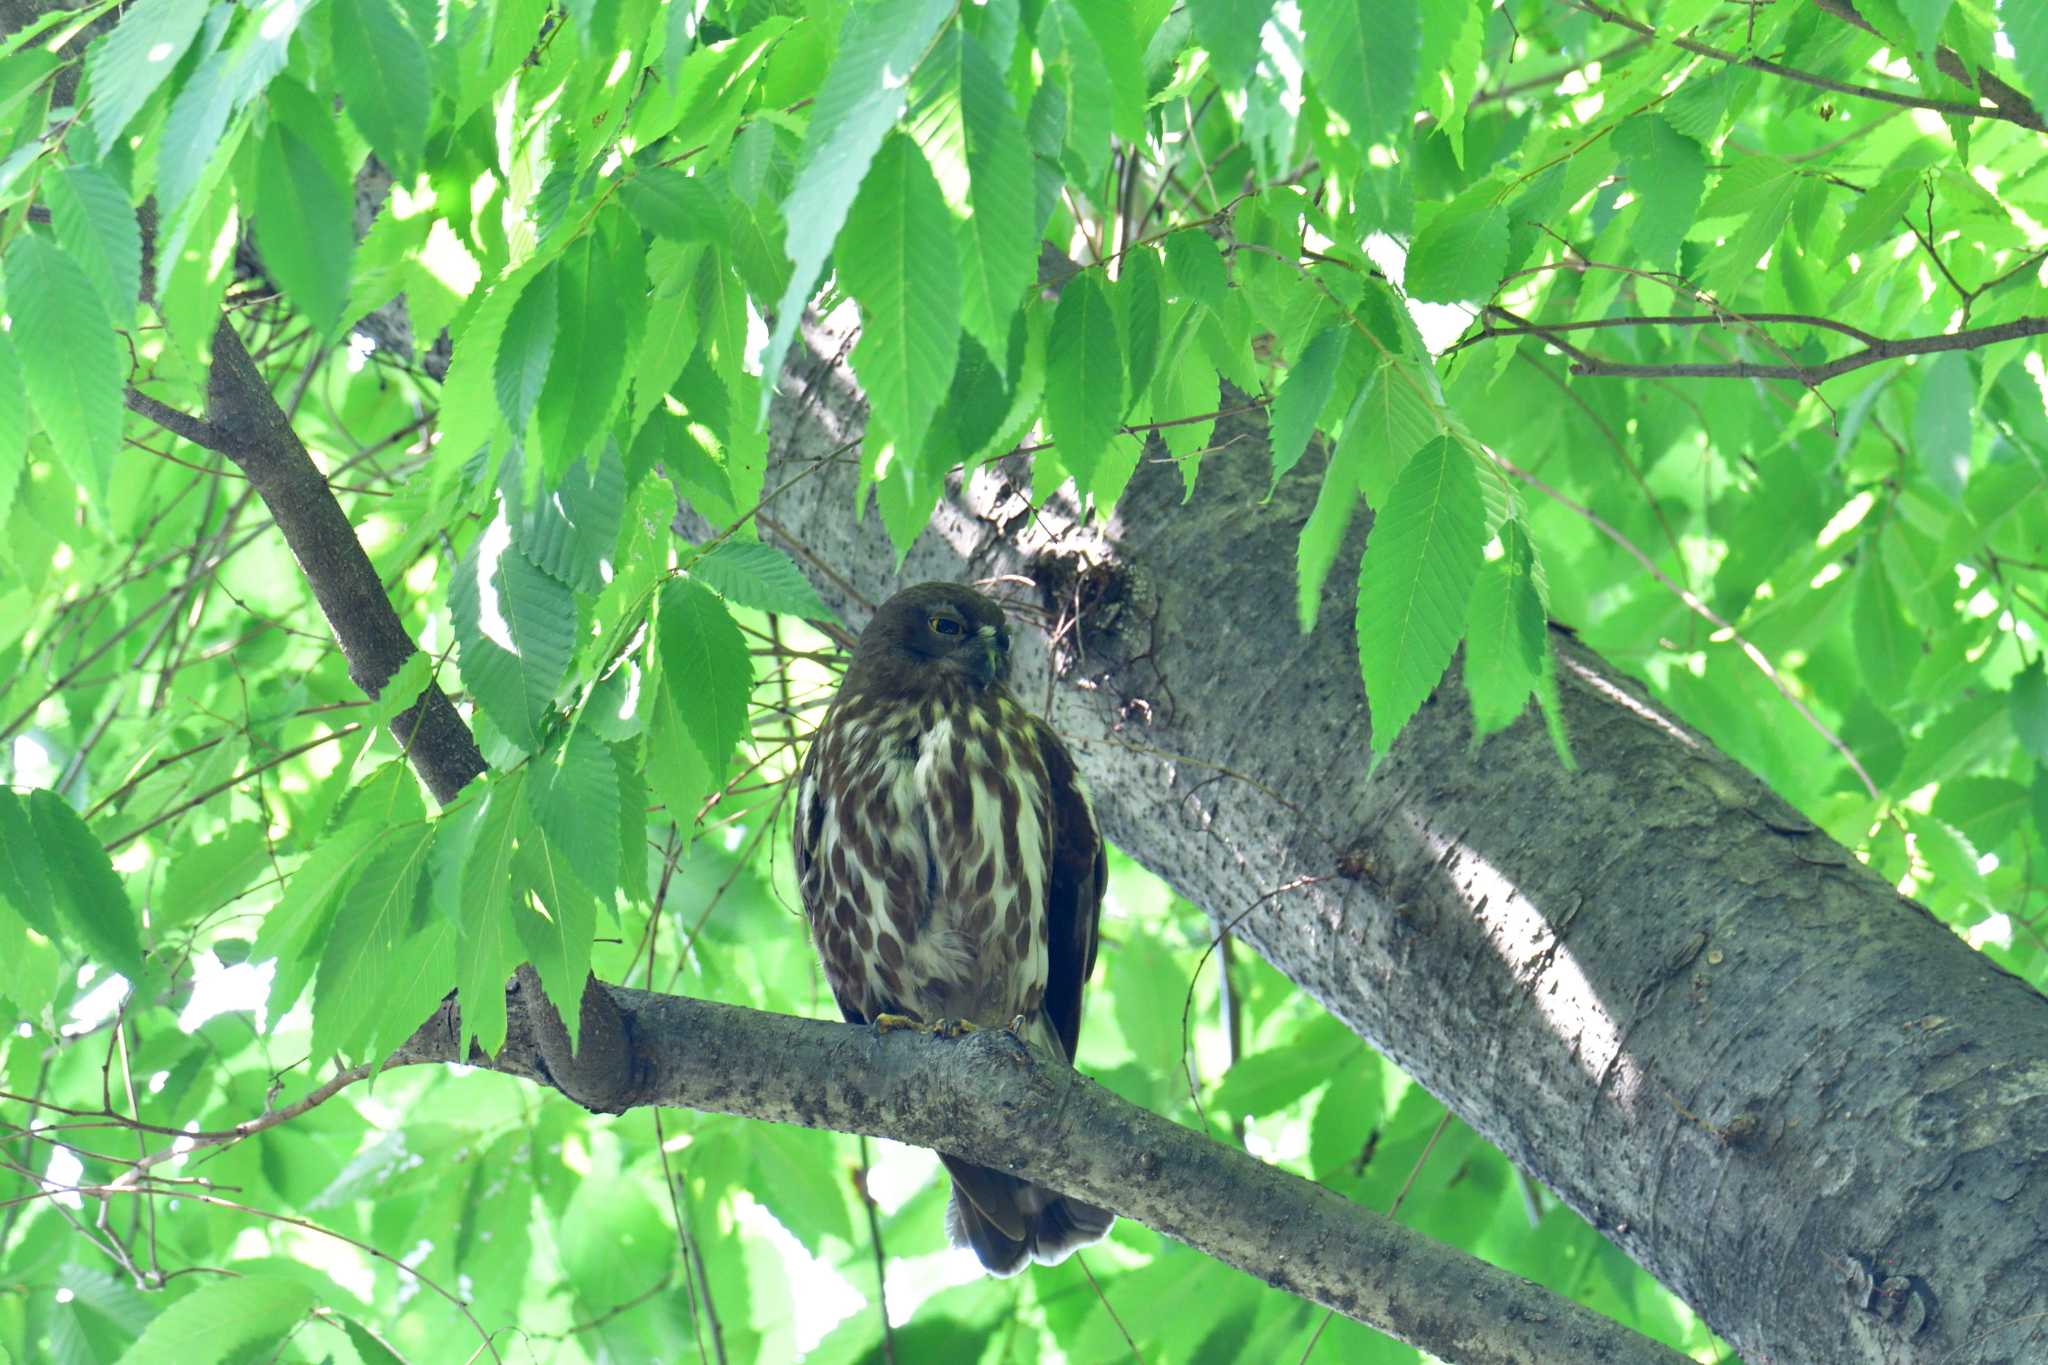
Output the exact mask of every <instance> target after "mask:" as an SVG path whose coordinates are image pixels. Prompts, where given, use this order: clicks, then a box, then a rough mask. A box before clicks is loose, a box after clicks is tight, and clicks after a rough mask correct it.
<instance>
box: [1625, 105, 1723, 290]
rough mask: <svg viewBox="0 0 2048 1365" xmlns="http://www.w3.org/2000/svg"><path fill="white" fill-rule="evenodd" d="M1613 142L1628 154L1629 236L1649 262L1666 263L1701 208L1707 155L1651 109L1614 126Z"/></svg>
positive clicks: (1673, 258) (1675, 253) (1658, 266)
mask: <svg viewBox="0 0 2048 1365" xmlns="http://www.w3.org/2000/svg"><path fill="white" fill-rule="evenodd" d="M1614 146H1615V150H1617V151H1619V152H1620V153H1621V154H1622V155H1623V156H1625V157H1626V158H1627V159H1628V184H1629V192H1630V193H1631V194H1633V195H1634V196H1635V197H1636V200H1637V202H1638V207H1637V209H1636V220H1635V225H1634V226H1633V227H1632V228H1631V229H1630V230H1629V241H1630V243H1631V244H1633V245H1634V247H1635V248H1636V250H1638V251H1640V252H1641V253H1642V254H1643V257H1644V259H1645V260H1647V261H1648V262H1649V263H1650V264H1651V265H1653V266H1655V267H1657V268H1658V269H1664V268H1667V267H1669V266H1670V265H1671V263H1672V261H1673V260H1675V259H1676V258H1677V255H1678V247H1679V243H1680V242H1682V241H1683V240H1684V239H1685V234H1686V230H1687V229H1688V228H1690V227H1691V226H1692V223H1693V217H1694V215H1695V214H1697V213H1698V212H1699V207H1700V195H1701V193H1702V192H1703V191H1704V190H1705V188H1706V184H1707V158H1706V154H1705V153H1704V152H1702V151H1701V150H1700V145H1699V143H1697V142H1694V141H1693V140H1692V139H1691V138H1689V137H1687V136H1686V135H1685V134H1683V133H1681V132H1679V131H1678V130H1677V129H1676V128H1673V127H1672V126H1671V123H1670V120H1668V119H1666V118H1665V117H1664V116H1663V115H1662V114H1654V113H1653V114H1638V115H1636V116H1635V117H1634V118H1631V119H1627V120H1625V121H1624V122H1623V123H1622V124H1621V125H1620V126H1619V127H1617V128H1616V129H1615V130H1614Z"/></svg>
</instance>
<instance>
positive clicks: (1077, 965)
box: [1032, 721, 1109, 1061]
mask: <svg viewBox="0 0 2048 1365" xmlns="http://www.w3.org/2000/svg"><path fill="white" fill-rule="evenodd" d="M1032 729H1033V731H1034V733H1035V734H1036V736H1037V739H1038V750H1039V754H1040V756H1041V757H1042V758H1043V759H1044V761H1045V775H1046V779H1047V782H1048V784H1049V785H1050V787H1051V789H1052V879H1051V883H1050V885H1049V887H1048V888H1047V892H1046V907H1045V909H1046V920H1047V923H1046V975H1045V1013H1046V1017H1047V1019H1049V1020H1050V1021H1051V1023H1052V1026H1053V1031H1054V1032H1055V1033H1057V1034H1058V1035H1059V1039H1060V1042H1061V1043H1063V1044H1064V1045H1065V1046H1066V1049H1067V1060H1068V1061H1072V1060H1073V1059H1074V1049H1075V1047H1076V1045H1077V1044H1078V1043H1079V1042H1080V1038H1081V989H1082V987H1083V986H1084V985H1086V984H1087V981H1088V977H1089V974H1090V973H1092V972H1093V971H1094V970H1095V929H1096V918H1097V916H1098V915H1099V914H1100V913H1101V910H1102V888H1103V884H1104V883H1105V882H1106V881H1107V880H1108V878H1109V864H1108V862H1107V861H1106V860H1105V859H1104V857H1103V854H1102V835H1101V833H1100V832H1098V831H1097V829H1096V827H1095V812H1094V811H1092V810H1090V809H1089V806H1088V795H1087V793H1086V792H1084V791H1083V790H1082V789H1081V775H1080V773H1079V772H1077V771H1076V770H1075V768H1074V760H1073V756H1072V755H1070V754H1069V753H1068V752H1067V746H1066V745H1065V744H1063V743H1061V742H1060V737H1059V736H1058V735H1056V734H1054V733H1053V730H1052V727H1051V726H1049V725H1047V724H1045V723H1044V722H1043V721H1037V722H1035V723H1034V724H1033V726H1032Z"/></svg>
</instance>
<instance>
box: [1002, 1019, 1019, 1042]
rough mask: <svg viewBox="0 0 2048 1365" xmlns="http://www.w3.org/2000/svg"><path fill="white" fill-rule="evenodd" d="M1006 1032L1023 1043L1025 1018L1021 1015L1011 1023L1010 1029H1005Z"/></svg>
mask: <svg viewBox="0 0 2048 1365" xmlns="http://www.w3.org/2000/svg"><path fill="white" fill-rule="evenodd" d="M1004 1032H1006V1033H1008V1034H1009V1035H1010V1036H1011V1037H1012V1038H1015V1039H1016V1040H1017V1041H1018V1042H1020V1043H1021V1042H1023V1041H1024V1016H1023V1015H1021V1014H1020V1015H1018V1016H1017V1017H1016V1018H1014V1019H1012V1020H1011V1021H1010V1027H1009V1028H1007V1029H1005V1030H1004Z"/></svg>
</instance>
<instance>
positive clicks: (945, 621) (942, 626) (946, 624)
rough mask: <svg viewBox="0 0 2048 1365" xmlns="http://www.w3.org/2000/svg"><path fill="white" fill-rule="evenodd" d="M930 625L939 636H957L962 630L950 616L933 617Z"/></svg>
mask: <svg viewBox="0 0 2048 1365" xmlns="http://www.w3.org/2000/svg"><path fill="white" fill-rule="evenodd" d="M931 625H932V629H933V630H935V631H937V632H938V633H939V634H941V635H958V634H959V633H960V631H961V629H962V627H961V625H960V623H959V622H958V621H956V620H954V619H953V618H952V617H950V616H934V617H933V618H932V622H931Z"/></svg>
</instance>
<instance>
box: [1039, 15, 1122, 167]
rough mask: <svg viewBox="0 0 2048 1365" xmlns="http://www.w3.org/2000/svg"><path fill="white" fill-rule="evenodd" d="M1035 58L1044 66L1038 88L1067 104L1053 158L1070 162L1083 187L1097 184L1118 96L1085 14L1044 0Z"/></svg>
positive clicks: (1106, 160) (1106, 161)
mask: <svg viewBox="0 0 2048 1365" xmlns="http://www.w3.org/2000/svg"><path fill="white" fill-rule="evenodd" d="M1089 8H1090V9H1091V10H1092V9H1093V8H1094V7H1093V6H1090V7H1089ZM1038 57H1039V61H1040V62H1041V63H1043V65H1044V68H1045V75H1044V79H1043V82H1042V84H1041V88H1042V89H1048V90H1055V91H1057V92H1058V93H1059V95H1060V97H1061V99H1062V101H1063V102H1064V104H1065V106H1066V129H1065V135H1064V137H1063V138H1062V139H1061V142H1062V146H1061V147H1059V148H1058V149H1055V150H1054V152H1053V153H1052V155H1053V157H1054V159H1056V160H1068V159H1069V158H1070V159H1071V160H1070V161H1069V162H1068V164H1070V165H1071V166H1072V168H1073V173H1074V175H1075V178H1076V179H1078V180H1079V181H1080V182H1081V183H1082V184H1084V185H1088V186H1094V185H1099V184H1100V183H1101V182H1102V178H1103V176H1104V175H1105V174H1106V173H1107V171H1108V167H1109V151H1110V148H1109V135H1110V130H1111V126H1112V123H1113V122H1114V121H1115V119H1116V115H1115V106H1116V104H1117V102H1118V93H1119V92H1118V91H1117V89H1116V86H1115V84H1114V82H1113V81H1112V80H1111V78H1110V74H1109V61H1108V58H1107V55H1106V54H1105V53H1104V51H1103V45H1102V43H1101V42H1100V41H1099V40H1098V39H1097V37H1096V35H1095V32H1094V30H1093V28H1092V27H1091V26H1090V24H1089V21H1088V16H1087V15H1085V14H1084V13H1083V12H1082V11H1081V10H1080V9H1079V8H1077V7H1076V6H1075V5H1073V4H1071V3H1070V2H1069V0H1047V3H1046V5H1045V8H1044V9H1043V10H1041V11H1039V15H1038Z"/></svg>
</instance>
